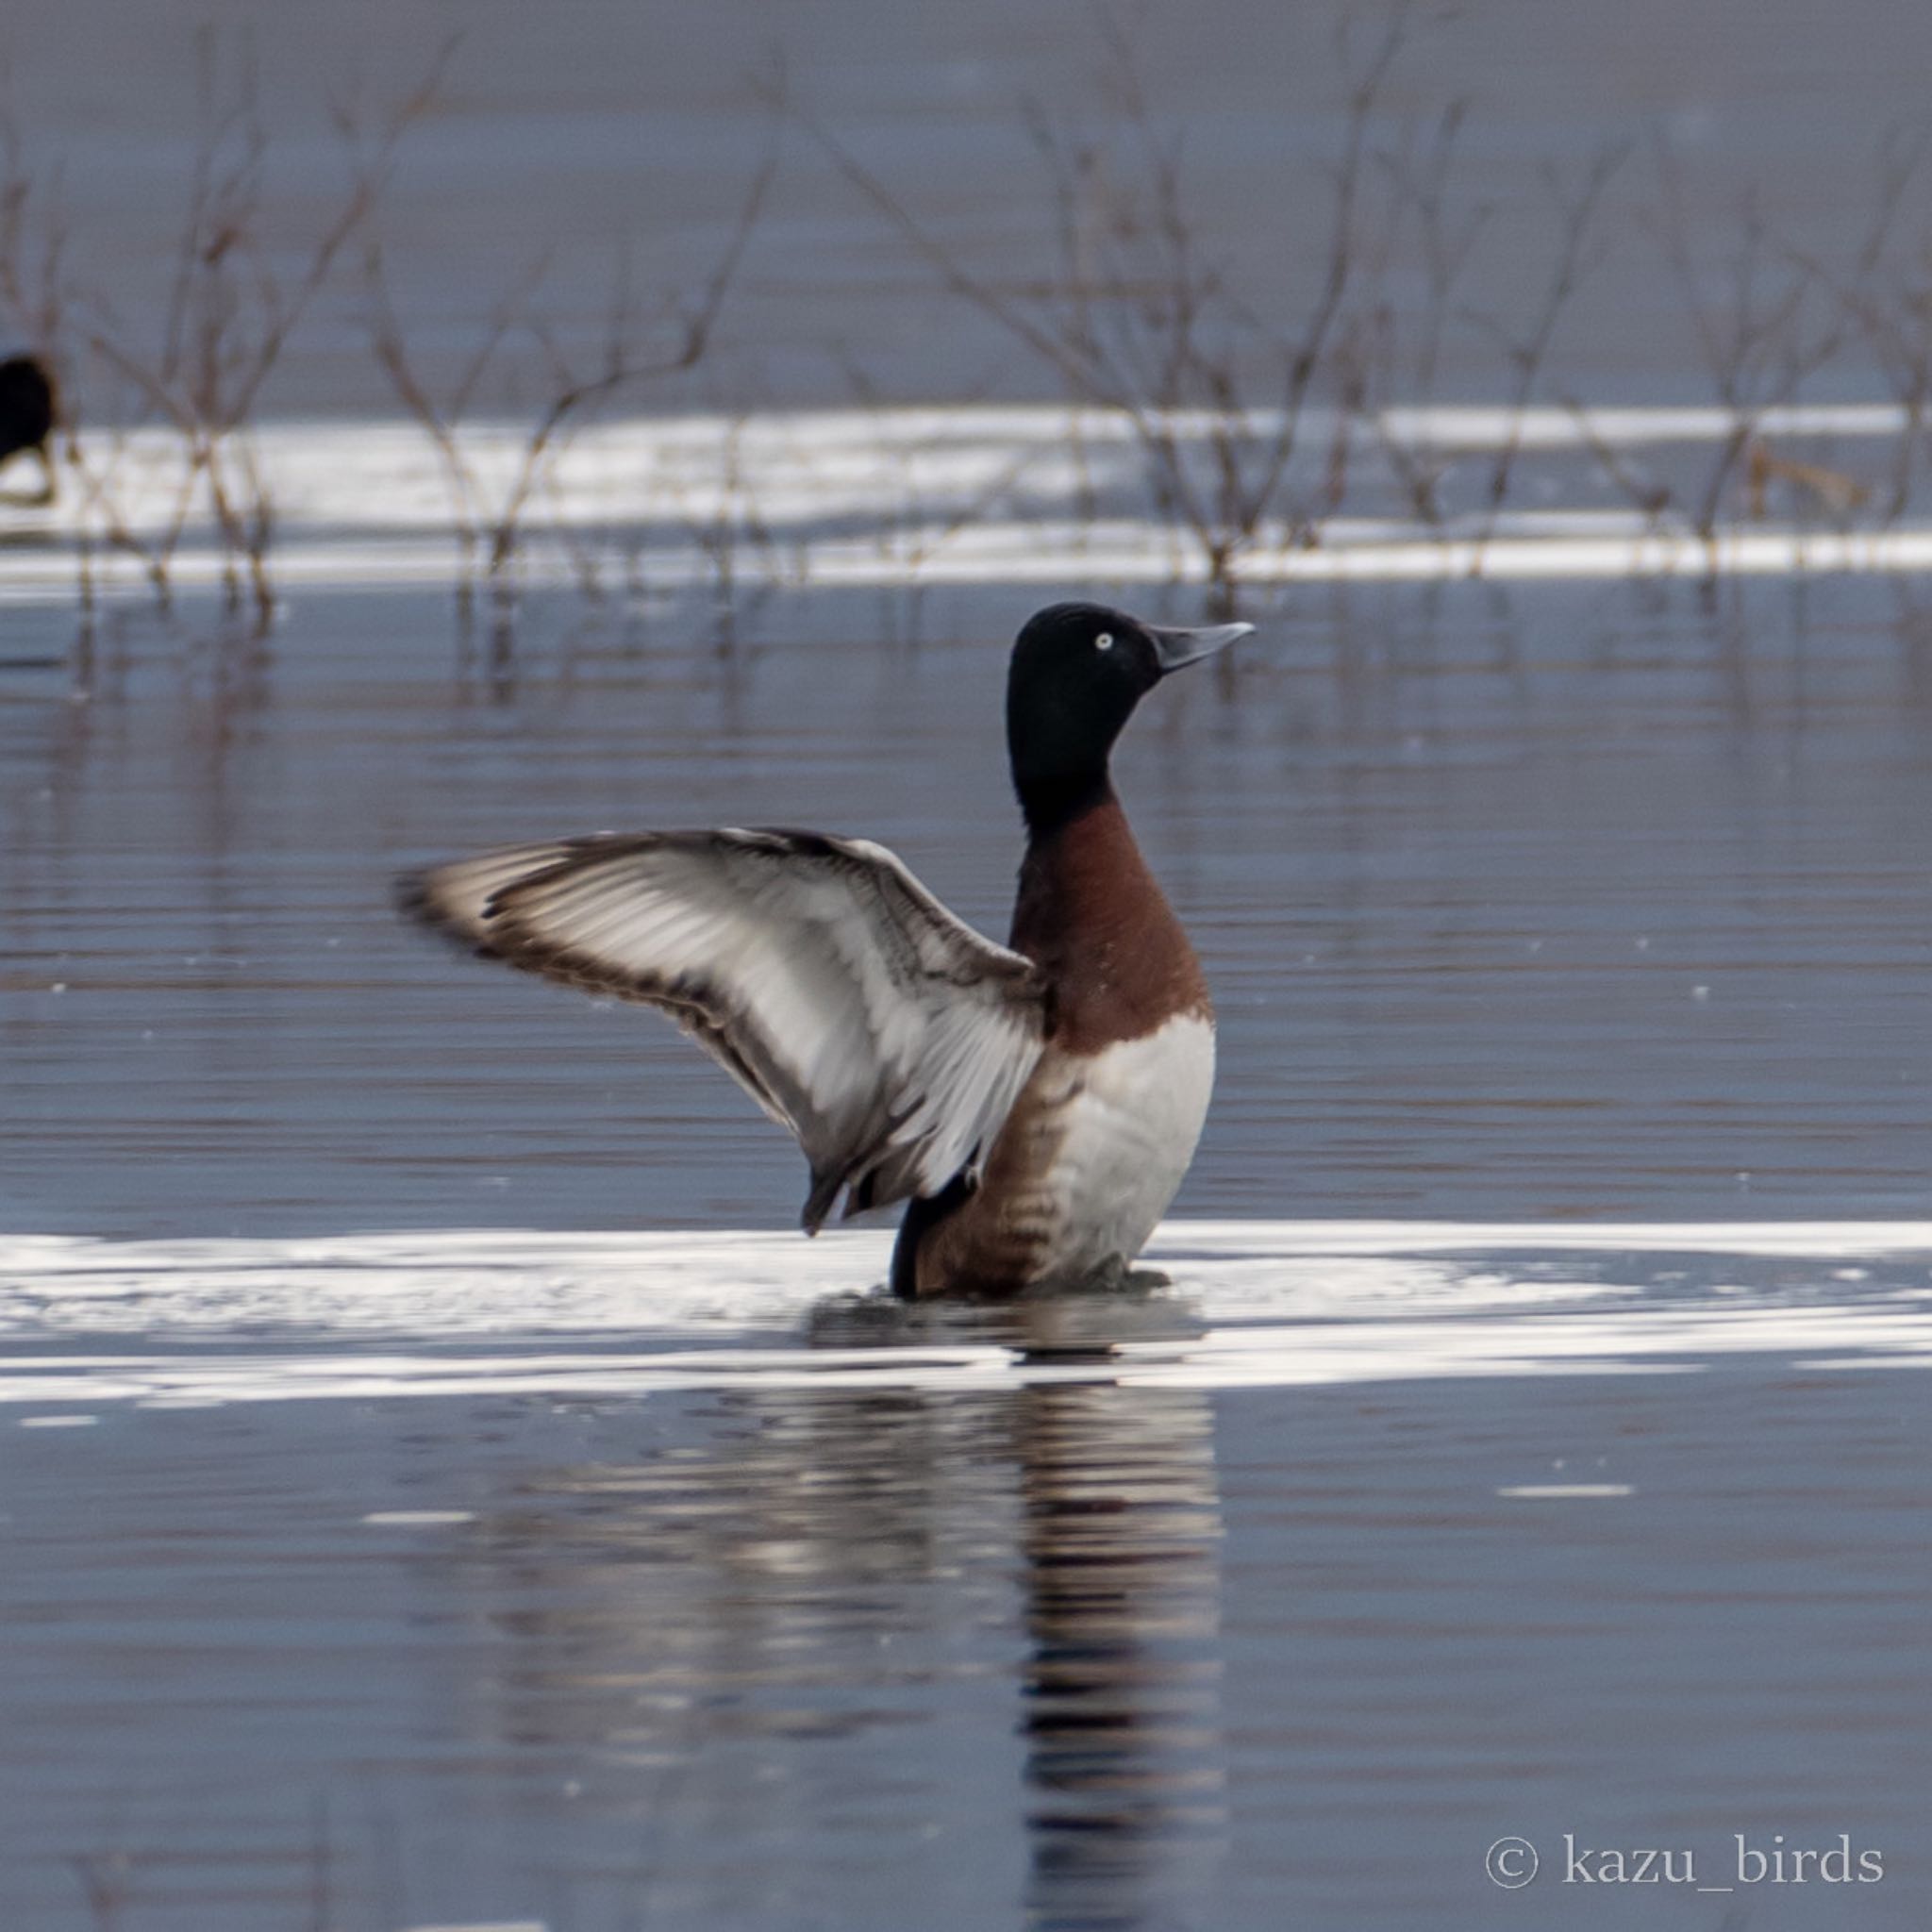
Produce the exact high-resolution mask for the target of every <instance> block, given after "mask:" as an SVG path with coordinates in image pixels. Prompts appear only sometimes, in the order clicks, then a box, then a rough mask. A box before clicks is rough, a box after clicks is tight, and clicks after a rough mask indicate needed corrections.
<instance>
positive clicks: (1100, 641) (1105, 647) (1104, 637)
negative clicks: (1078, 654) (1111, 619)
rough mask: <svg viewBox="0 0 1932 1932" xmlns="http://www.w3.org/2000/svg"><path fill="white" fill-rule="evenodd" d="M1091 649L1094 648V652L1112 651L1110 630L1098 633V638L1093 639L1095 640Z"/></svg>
mask: <svg viewBox="0 0 1932 1932" xmlns="http://www.w3.org/2000/svg"><path fill="white" fill-rule="evenodd" d="M1093 648H1094V649H1095V650H1096V651H1110V650H1112V649H1113V633H1112V631H1110V630H1104V631H1102V632H1101V633H1100V635H1099V636H1098V637H1097V638H1095V639H1094V640H1093Z"/></svg>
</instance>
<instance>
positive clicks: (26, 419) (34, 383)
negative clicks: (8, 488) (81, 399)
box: [0, 356, 59, 503]
mask: <svg viewBox="0 0 1932 1932" xmlns="http://www.w3.org/2000/svg"><path fill="white" fill-rule="evenodd" d="M58 416H59V408H58V390H57V389H56V387H55V383H54V378H53V375H51V374H50V373H49V371H48V368H47V365H46V364H45V363H44V362H42V360H41V358H39V357H38V356H8V358H6V360H4V361H0V463H5V462H8V461H9V460H10V459H11V458H14V457H16V456H19V455H20V454H21V453H22V452H23V451H25V450H32V451H33V453H34V454H35V455H36V456H37V457H39V458H40V459H41V475H42V489H41V493H40V495H39V496H38V497H37V498H36V499H35V501H37V502H39V503H52V502H53V500H54V458H53V454H52V450H51V447H50V444H51V441H52V438H53V434H54V425H55V423H56V422H57V421H58Z"/></svg>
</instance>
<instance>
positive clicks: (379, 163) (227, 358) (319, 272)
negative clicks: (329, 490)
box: [86, 31, 450, 624]
mask: <svg viewBox="0 0 1932 1932" xmlns="http://www.w3.org/2000/svg"><path fill="white" fill-rule="evenodd" d="M199 51H200V92H201V119H202V132H201V139H200V143H199V145H198V147H197V149H196V153H195V159H194V165H193V170H192V177H191V183H190V190H189V197H188V208H187V211H186V213H185V215H184V217H183V221H182V225H181V230H180V235H179V238H178V241H177V242H176V248H175V268H174V274H173V280H172V283H171V286H170V290H169V293H168V297H167V300H166V303H165V305H164V309H163V316H162V324H161V330H160V339H159V341H158V343H157V344H155V345H153V346H152V347H148V348H142V347H140V346H137V345H135V344H134V343H133V342H132V341H130V340H129V339H128V338H127V337H126V336H125V334H124V333H123V332H122V331H121V329H120V328H119V326H118V325H117V324H116V322H115V320H114V318H113V316H112V315H111V313H110V312H109V311H108V309H107V308H106V306H105V304H103V303H101V302H99V301H97V300H96V301H94V302H92V303H91V304H90V305H89V307H90V309H91V311H92V323H91V325H90V326H89V331H88V335H87V338H86V341H87V347H88V348H89V350H90V351H91V352H92V354H93V355H94V356H95V357H96V358H99V360H100V361H101V362H102V363H103V364H105V365H106V367H107V368H108V370H109V371H110V372H111V373H112V374H113V375H115V376H117V377H118V378H119V379H120V380H121V381H122V382H123V383H125V385H127V386H128V388H129V389H131V391H133V392H134V393H135V394H136V395H137V396H138V397H139V399H140V406H141V408H142V412H143V413H144V414H145V415H146V416H147V417H148V418H149V419H150V420H158V421H159V422H161V423H163V424H165V425H167V426H168V427H169V428H170V429H171V430H172V431H173V432H174V434H175V439H176V440H177V441H178V443H179V446H180V452H181V458H182V474H181V476H180V478H179V481H178V483H177V485H176V487H175V496H174V502H173V505H172V507H171V508H170V509H169V511H168V512H167V514H166V515H165V516H164V517H163V519H162V522H161V525H160V529H159V532H158V535H156V536H155V537H154V538H152V539H151V540H149V541H146V542H143V543H137V544H135V545H134V546H133V547H135V548H137V549H138V551H139V552H140V554H141V555H142V557H143V559H144V561H145V564H146V567H147V569H148V573H149V575H150V578H151V579H152V581H153V582H154V584H155V588H156V590H157V591H158V593H160V594H162V595H164V596H165V594H166V591H167V585H168V575H169V569H170V564H171V560H172V558H173V557H174V554H175V549H176V548H177V546H178V544H179V542H180V540H181V537H182V533H183V531H184V530H185V528H186V526H187V523H188V519H189V517H190V515H191V514H192V509H193V506H194V504H195V502H196V501H197V500H198V499H201V498H203V497H205V498H206V501H207V503H208V508H209V511H210V513H211V514H212V516H213V519H214V524H215V531H216V535H217V537H218V539H219V540H220V542H221V546H222V555H223V559H224V573H225V582H226V585H227V590H228V593H229V596H230V598H231V599H234V600H237V601H239V599H240V596H241V594H242V575H243V573H244V572H245V575H246V578H247V582H248V585H249V588H250V590H251V591H252V593H253V596H254V599H255V604H256V608H257V611H258V616H259V618H260V620H261V621H262V622H263V623H264V624H265V623H266V622H267V621H268V619H269V617H270V615H271V614H272V612H273V608H274V593H273V586H272V584H271V582H270V577H269V569H268V552H269V542H270V538H271V535H272V532H273V529H274V521H275V519H274V503H273V499H272V497H271V495H270V492H269V489H268V485H267V481H266V479H265V477H264V475H263V474H262V471H261V467H260V464H259V462H258V458H257V455H256V452H255V450H254V447H253V444H252V441H251V438H250V436H249V425H250V423H251V422H252V420H253V417H254V414H255V410H256V407H257V404H258V401H259V399H260V396H261V392H262V389H263V387H264V385H265V384H266V383H267V381H268V379H269V377H270V375H272V374H273V373H274V371H275V366H276V364H277V363H278V362H279V361H280V359H281V357H282V353H283V351H284V350H285V349H286V347H287V346H288V342H289V340H290V337H291V334H292V333H293V331H294V329H295V327H296V325H298V324H299V323H300V321H301V320H302V318H303V316H304V315H305V314H306V313H307V312H308V308H309V307H310V305H311V304H312V303H313V302H314V300H315V297H316V296H317V295H318V294H319V293H320V291H321V290H322V288H323V287H324V285H325V282H326V281H327V279H328V277H329V275H330V273H331V271H332V269H333V267H334V265H335V262H336V258H337V257H338V256H339V255H340V254H341V250H342V248H343V246H344V245H345V244H346V243H347V242H348V241H349V239H350V237H351V236H352V235H353V234H354V233H355V232H356V230H357V229H358V227H359V226H360V225H362V223H363V222H364V220H365V219H366V218H367V217H368V215H369V213H370V211H371V209H372V208H374V207H375V202H376V199H377V197H378V195H379V193H380V192H381V190H382V188H383V186H384V184H385V183H386V181H387V179H388V177H389V175H390V172H391V165H392V163H393V159H394V155H395V151H396V147H397V144H398V142H400V141H401V139H402V136H403V135H404V133H405V132H406V131H407V130H408V127H409V126H410V125H412V124H413V123H415V122H416V121H417V120H419V119H420V118H421V117H422V115H423V114H424V113H425V112H426V110H427V108H428V107H429V104H430V101H431V99H432V97H433V95H434V93H435V91H436V88H437V86H438V84H439V83H440V81H441V74H442V70H443V67H444V65H445V63H446V61H447V58H448V54H449V51H450V50H449V49H445V51H444V54H443V56H442V57H441V58H439V59H438V60H437V62H436V63H435V64H434V66H433V67H432V69H431V71H430V73H429V74H428V75H427V76H426V77H425V79H424V81H423V82H422V83H421V85H419V86H418V87H417V88H416V89H415V90H414V91H413V92H411V93H410V94H409V95H408V97H407V98H406V99H405V100H404V101H403V103H402V105H401V106H400V107H399V108H397V109H396V110H395V111H394V113H393V114H392V115H391V117H390V119H389V120H388V121H387V122H386V123H385V124H384V125H382V126H381V128H380V129H379V130H378V132H377V133H376V135H375V139H374V141H373V143H372V144H371V146H370V150H369V152H368V154H367V155H366V156H365V157H364V158H363V159H362V160H361V162H360V164H359V165H358V167H357V169H356V170H355V171H354V174H353V176H352V178H351V181H350V183H349V186H348V188H347V190H346V192H344V194H343V196H342V198H341V203H340V204H339V206H338V207H337V208H336V210H335V212H334V214H333V215H332V216H331V217H330V219H329V220H328V222H327V223H326V224H325V226H324V228H323V230H322V232H321V234H320V235H318V236H317V237H316V238H315V240H314V241H313V242H311V243H310V244H309V247H308V252H307V254H306V256H305V257H304V258H303V259H302V262H301V266H300V267H299V269H298V270H297V271H296V273H295V274H294V275H292V277H290V278H286V279H285V278H284V277H283V275H281V274H280V273H279V272H278V271H277V269H276V267H275V260H276V258H277V257H278V256H279V255H280V254H282V253H283V251H282V250H281V249H280V248H278V247H272V246H271V245H270V243H269V242H268V241H267V239H266V238H265V235H264V229H265V226H266V222H265V217H264V193H265V170H266V161H267V154H268V134H267V130H266V127H265V125H263V122H262V120H261V116H260V110H259V104H258V84H257V76H256V74H255V71H254V67H253V64H252V62H251V61H250V60H249V59H248V58H246V53H245V49H244V52H243V55H242V58H241V60H240V64H239V71H238V72H237V74H236V75H234V76H233V77H232V80H230V81H229V82H227V83H226V84H225V81H224V75H223V74H222V71H221V60H220V58H219V55H220V50H219V46H218V43H217V42H216V40H215V38H214V37H213V35H212V34H211V33H209V32H207V31H204V33H203V34H202V36H201V38H200V42H199ZM339 118H340V119H341V122H342V125H343V128H344V132H345V135H346V137H347V138H349V139H350V140H352V141H354V140H356V139H357V138H358V131H357V130H356V128H355V127H354V125H353V124H352V123H351V122H349V121H348V119H347V118H346V116H342V117H339ZM86 480H87V491H88V499H87V500H88V502H89V503H90V504H91V505H93V506H97V507H98V506H100V505H103V504H105V503H108V502H109V501H110V500H112V498H113V494H114V492H113V489H112V484H111V480H110V479H109V478H107V477H103V476H100V475H93V476H90V477H88V478H87V479H86ZM108 534H109V538H110V541H114V542H116V543H117V544H123V545H125V544H127V543H128V542H130V541H131V539H130V537H129V533H128V531H127V529H126V520H125V518H124V517H122V516H120V515H119V513H118V512H117V513H116V514H115V515H114V517H113V518H112V519H111V521H110V526H109V532H108Z"/></svg>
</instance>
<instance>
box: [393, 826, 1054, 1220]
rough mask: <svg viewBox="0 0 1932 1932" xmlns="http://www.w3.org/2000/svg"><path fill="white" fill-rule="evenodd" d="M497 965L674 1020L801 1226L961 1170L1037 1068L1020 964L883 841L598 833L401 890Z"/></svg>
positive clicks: (449, 868) (930, 1189)
mask: <svg viewBox="0 0 1932 1932" xmlns="http://www.w3.org/2000/svg"><path fill="white" fill-rule="evenodd" d="M401 898H402V902H403V904H404V906H405V908H407V909H408V911H410V912H411V913H412V914H414V915H415V916H416V917H418V918H420V919H423V920H425V922H426V923H428V924H432V925H434V926H437V927H438V928H440V929H441V930H442V931H444V932H447V933H448V934H450V935H451V936H452V937H454V938H457V939H459V940H461V941H465V942H466V943H468V944H469V945H471V946H472V947H474V948H475V949H476V950H477V951H479V952H481V953H483V954H485V955H487V956H488V957H490V958H498V959H502V960H504V961H506V962H507V963H508V964H510V965H512V966H518V967H521V968H523V969H525V971H528V972H533V973H539V974H543V975H544V976H545V977H548V978H552V979H559V980H563V981H565V982H567V983H569V984H571V985H575V986H579V987H582V988H584V989H585V990H586V991H592V992H601V993H607V994H614V995H616V996H618V997H620V998H625V999H631V1000H638V1001H641V1002H642V1003H644V1004H645V1005H648V1006H653V1007H657V1008H660V1009H661V1010H663V1011H666V1012H669V1013H670V1014H672V1015H673V1016H674V1017H675V1019H676V1020H677V1021H678V1022H679V1024H682V1025H683V1026H684V1028H685V1030H686V1031H687V1032H689V1033H690V1034H691V1035H692V1037H693V1038H695V1039H696V1040H697V1041H699V1042H700V1044H702V1045H703V1046H705V1047H706V1048H708V1050H709V1051H710V1052H711V1053H712V1054H713V1055H714V1056H715V1057H716V1058H718V1059H719V1060H720V1061H721V1062H722V1063H723V1064H724V1067H725V1068H726V1069H727V1070H728V1071H729V1072H730V1073H731V1074H733V1075H734V1076H735V1077H736V1078H737V1079H738V1080H739V1081H740V1082H741V1084H742V1085H743V1086H744V1087H745V1088H746V1089H747V1090H748V1091H750V1092H751V1094H752V1095H753V1097H754V1098H755V1099H756V1100H757V1101H758V1104H759V1105H760V1106H761V1107H763V1108H765V1110H766V1111H767V1112H768V1113H770V1114H771V1115H772V1116H773V1118H774V1119H775V1120H777V1121H779V1122H780V1123H781V1124H784V1125H785V1126H787V1127H789V1128H791V1132H792V1133H793V1134H794V1135H795V1136H796V1137H797V1139H798V1142H799V1145H800V1146H801V1147H802V1148H803V1149H804V1151H805V1156H806V1158H807V1159H808V1161H809V1162H810V1163H811V1170H812V1187H811V1193H810V1196H809V1198H808V1201H807V1203H806V1208H805V1216H804V1219H805V1224H806V1226H807V1227H808V1229H814V1230H815V1229H816V1228H817V1227H818V1226H819V1225H820V1224H821V1223H822V1222H823V1221H824V1218H825V1215H826V1214H827V1213H828V1212H829V1211H830V1208H831V1206H832V1203H833V1201H834V1199H835V1198H836V1197H837V1195H838V1193H839V1191H840V1190H841V1188H843V1189H844V1190H845V1191H846V1195H847V1208H846V1211H847V1212H848V1213H850V1212H853V1211H855V1210H856V1209H858V1208H872V1207H881V1206H884V1205H885V1204H886V1203H888V1202H891V1201H896V1200H902V1199H904V1198H906V1197H907V1196H908V1195H911V1194H936V1193H938V1192H939V1191H941V1189H943V1188H944V1187H945V1186H946V1185H947V1184H948V1183H949V1182H950V1181H952V1180H953V1179H954V1178H955V1177H956V1176H957V1175H958V1174H971V1172H972V1171H973V1170H974V1167H975V1165H976V1163H977V1162H978V1161H979V1160H980V1158H982V1157H983V1155H984V1153H985V1151H986V1149H987V1148H988V1146H989V1145H990V1144H991V1141H992V1139H993V1137H994V1135H996V1134H997V1133H998V1131H999V1129H1000V1126H1001V1124H1003V1123H1004V1122H1005V1120H1006V1117H1007V1115H1008V1112H1009V1111H1010V1110H1011V1108H1012V1105H1013V1102H1014V1101H1015V1099H1017V1098H1018V1096H1019V1092H1020V1090H1021V1088H1022V1087H1023V1086H1024V1084H1025V1081H1026V1077H1027V1075H1028V1074H1030V1073H1031V1072H1032V1070H1033V1066H1034V1062H1035V1061H1036V1060H1037V1059H1038V1058H1039V1057H1040V1045H1041V1028H1042V1005H1041V999H1042V991H1041V984H1040V981H1039V977H1038V974H1037V973H1036V971H1035V969H1034V967H1033V965H1032V963H1031V962H1030V961H1029V960H1027V959H1025V958H1022V957H1021V956H1020V955H1019V954H1017V953H1011V952H1008V950H1007V949H1006V948H1005V947H1004V946H996V945H994V944H993V943H992V942H991V941H990V940H987V939H983V938H982V937H981V936H980V935H979V934H978V933H976V932H974V930H973V928H972V927H971V926H969V925H967V924H964V923H963V922H962V921H960V920H958V919H957V918H955V917H954V915H953V914H952V913H951V912H949V911H948V910H947V909H946V908H945V907H944V906H942V905H941V903H940V902H939V901H938V900H937V899H935V898H934V897H933V896H932V894H931V893H930V892H928V891H926V890H925V888H924V886H922V885H921V884H920V883H919V881H918V880H917V879H916V878H914V877H913V875H912V874H911V873H910V872H908V870H907V869H906V867H905V865H904V864H903V863H902V862H901V861H900V860H899V859H898V858H896V857H895V856H894V855H893V854H892V853H891V852H888V851H887V850H886V849H885V848H884V847H883V846H880V845H874V844H872V843H870V842H869V841H864V840H858V839H831V838H826V837H824V836H822V835H820V834H817V833H810V832H784V831H758V832H743V831H716V832H655V833H654V832H643V833H636V834H606V835H602V836H599V837H596V838H591V839H575V840H568V841H556V842H554V843H551V844H546V845H525V846H518V847H515V848H512V849H510V850H508V851H503V852H491V853H486V854H484V855H482V856H481V857H478V858H466V859H458V860H457V861H456V862H455V863H454V864H450V865H444V866H439V867H437V868H435V869H434V870H432V871H429V872H426V873H423V874H417V875H415V876H413V877H410V878H407V879H405V880H404V881H403V882H402V885H401Z"/></svg>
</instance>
